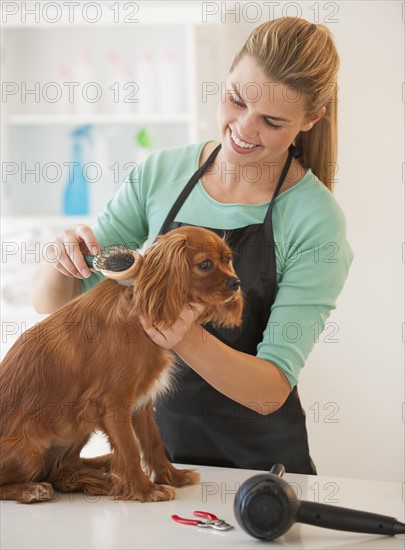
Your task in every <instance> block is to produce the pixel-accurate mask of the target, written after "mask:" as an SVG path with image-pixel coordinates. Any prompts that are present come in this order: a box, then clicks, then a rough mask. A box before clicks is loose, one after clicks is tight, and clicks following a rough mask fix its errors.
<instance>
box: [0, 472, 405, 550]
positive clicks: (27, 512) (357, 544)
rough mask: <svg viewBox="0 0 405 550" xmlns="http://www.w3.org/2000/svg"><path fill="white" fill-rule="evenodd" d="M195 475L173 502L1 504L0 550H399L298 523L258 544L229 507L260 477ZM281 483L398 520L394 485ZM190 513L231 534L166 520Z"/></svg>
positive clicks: (304, 494)
mask: <svg viewBox="0 0 405 550" xmlns="http://www.w3.org/2000/svg"><path fill="white" fill-rule="evenodd" d="M197 469H198V470H199V472H200V474H201V479H202V482H201V484H200V485H195V486H193V487H186V488H183V489H177V493H176V500H172V501H169V502H158V503H147V504H141V503H139V502H117V501H114V499H113V498H111V499H110V498H108V497H86V496H85V495H83V494H79V493H76V494H71V495H67V494H64V495H58V497H57V498H56V500H55V501H53V502H46V503H37V504H31V505H22V504H17V503H15V502H1V503H0V531H1V538H0V548H1V549H2V550H9V549H13V548H15V549H19V550H21V549H31V548H38V549H42V550H45V549H52V550H54V549H55V550H56V549H64V550H68V549H73V548H75V549H93V548H105V549H120V550H121V549H126V548H133V549H138V548H139V549H147V548H153V549H163V548H173V549H174V548H188V549H189V548H216V549H220V548H232V549H238V548H241V549H242V548H243V549H248V548H255V549H256V550H258V549H260V548H261V547H263V548H264V547H274V548H277V547H278V548H280V547H285V548H287V547H288V548H306V549H311V550H315V549H318V548H322V549H324V550H325V549H332V548H333V549H349V548H350V549H354V548H356V549H357V548H363V549H367V550H373V549H376V550H377V549H378V550H383V549H388V548H389V549H402V550H403V549H404V548H405V535H397V536H395V537H382V536H377V535H366V534H362V533H348V532H343V531H335V530H329V529H323V528H320V527H313V526H311V525H303V524H295V525H294V526H293V527H292V528H291V529H290V531H288V533H286V534H285V535H284V536H283V537H282V538H280V539H278V540H277V541H274V542H262V541H258V540H256V539H254V538H251V537H250V536H249V535H248V534H247V533H245V532H244V531H243V530H242V528H241V527H239V525H238V524H237V522H236V519H235V516H234V513H233V501H234V495H235V492H236V490H237V489H238V487H239V486H240V485H241V484H242V483H243V482H244V481H245V480H246V479H248V478H249V477H251V476H252V475H255V474H257V473H259V472H257V471H252V470H236V469H227V468H216V467H206V466H201V467H198V468H197ZM284 479H285V480H286V481H288V482H289V483H291V484H292V485H293V487H294V488H295V490H296V492H297V494H298V497H299V498H301V499H303V500H310V501H315V502H322V503H325V504H333V505H335V506H344V507H348V508H354V509H359V510H364V511H367V512H375V513H379V514H384V515H387V516H393V517H395V518H397V519H398V520H399V521H402V522H403V521H404V508H405V505H404V501H405V493H404V491H405V486H403V484H401V483H386V482H381V481H365V480H355V479H346V478H331V477H324V476H306V475H297V474H288V473H286V474H285V475H284ZM193 510H204V511H208V512H212V513H214V514H216V515H217V516H218V517H220V518H222V519H224V520H225V521H227V522H228V523H231V524H233V525H234V526H235V528H234V529H233V530H231V531H225V532H219V531H213V530H210V529H203V528H199V527H194V526H189V525H182V524H179V523H176V522H174V521H173V520H172V519H171V515H172V514H178V515H180V516H183V517H190V518H192V517H193V516H192V512H193Z"/></svg>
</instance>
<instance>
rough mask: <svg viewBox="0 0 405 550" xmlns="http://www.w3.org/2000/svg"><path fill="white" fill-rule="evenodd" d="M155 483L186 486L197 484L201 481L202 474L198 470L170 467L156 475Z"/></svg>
mask: <svg viewBox="0 0 405 550" xmlns="http://www.w3.org/2000/svg"><path fill="white" fill-rule="evenodd" d="M155 483H163V484H167V485H171V486H172V487H186V486H187V485H197V483H200V474H199V473H198V472H197V471H196V470H177V469H176V468H174V467H172V468H170V469H167V470H164V471H163V472H159V474H157V475H156V478H155Z"/></svg>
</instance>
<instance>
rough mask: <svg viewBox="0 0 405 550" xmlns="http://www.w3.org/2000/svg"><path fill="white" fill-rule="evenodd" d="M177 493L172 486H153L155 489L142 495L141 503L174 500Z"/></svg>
mask: <svg viewBox="0 0 405 550" xmlns="http://www.w3.org/2000/svg"><path fill="white" fill-rule="evenodd" d="M175 496H176V491H175V490H174V488H173V487H171V486H170V485H153V488H152V489H151V490H149V491H148V492H146V493H145V494H143V495H142V497H141V498H140V499H139V500H140V502H162V501H165V500H173V499H174V497H175Z"/></svg>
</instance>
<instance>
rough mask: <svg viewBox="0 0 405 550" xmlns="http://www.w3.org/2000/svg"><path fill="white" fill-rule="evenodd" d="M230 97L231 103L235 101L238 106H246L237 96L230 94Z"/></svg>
mask: <svg viewBox="0 0 405 550" xmlns="http://www.w3.org/2000/svg"><path fill="white" fill-rule="evenodd" d="M229 99H230V101H231V103H233V104H234V105H236V106H237V107H244V104H243V103H241V102H240V101H238V100H237V99H236V97H235V96H233V95H230V96H229Z"/></svg>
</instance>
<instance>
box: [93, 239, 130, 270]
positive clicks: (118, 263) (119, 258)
mask: <svg viewBox="0 0 405 550" xmlns="http://www.w3.org/2000/svg"><path fill="white" fill-rule="evenodd" d="M134 262H135V257H134V254H133V252H132V251H131V250H130V249H129V248H127V247H126V246H123V245H121V244H113V245H111V246H109V247H107V248H104V249H103V251H102V252H101V253H100V254H98V255H97V256H96V257H95V258H94V261H93V265H94V268H95V269H97V270H99V271H113V272H120V271H126V270H127V269H129V268H130V267H131V266H132V265H133V264H134Z"/></svg>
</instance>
